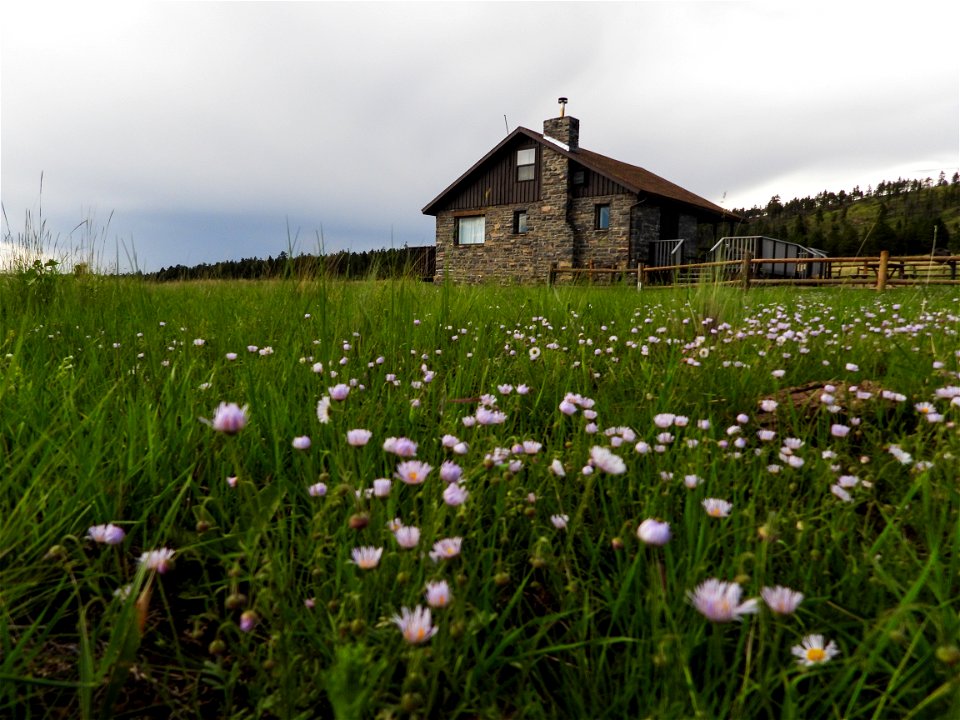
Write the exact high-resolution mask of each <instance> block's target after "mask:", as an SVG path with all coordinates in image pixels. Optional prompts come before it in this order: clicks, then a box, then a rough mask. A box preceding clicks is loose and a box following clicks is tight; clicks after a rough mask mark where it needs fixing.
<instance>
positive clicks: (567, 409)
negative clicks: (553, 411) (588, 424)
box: [560, 399, 577, 415]
mask: <svg viewBox="0 0 960 720" xmlns="http://www.w3.org/2000/svg"><path fill="white" fill-rule="evenodd" d="M560 412H562V413H563V414H564V415H574V414H575V413H576V412H577V406H576V405H574V404H573V403H572V402H571V401H569V400H567V399H564V400H563V402H561V403H560Z"/></svg>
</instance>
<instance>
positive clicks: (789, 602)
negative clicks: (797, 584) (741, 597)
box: [760, 585, 803, 615]
mask: <svg viewBox="0 0 960 720" xmlns="http://www.w3.org/2000/svg"><path fill="white" fill-rule="evenodd" d="M760 595H761V596H762V597H763V601H764V602H765V603H766V604H767V607H769V608H770V609H771V610H772V611H773V612H775V613H776V614H777V615H789V614H791V613H792V612H793V611H794V610H796V609H797V606H798V605H799V604H800V601H801V600H803V593H801V592H797V591H796V590H791V589H790V588H788V587H783V586H781V585H777V586H776V587H765V588H763V590H761V591H760Z"/></svg>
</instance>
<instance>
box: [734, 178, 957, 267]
mask: <svg viewBox="0 0 960 720" xmlns="http://www.w3.org/2000/svg"><path fill="white" fill-rule="evenodd" d="M734 212H736V213H738V214H740V215H742V216H743V217H745V218H746V219H747V222H746V223H744V224H743V225H741V226H740V227H739V229H738V232H737V233H736V234H737V235H766V236H768V237H775V238H780V239H781V240H790V241H792V242H796V243H799V244H801V245H805V246H807V247H813V248H818V249H820V250H824V251H826V252H827V253H828V254H830V255H832V256H835V257H842V256H850V255H875V254H877V253H879V252H880V251H881V250H889V251H890V252H891V253H893V254H896V255H912V254H923V253H929V252H931V251H932V250H934V249H941V250H942V249H949V250H951V251H954V252H958V251H960V173H954V175H953V177H952V179H950V180H949V181H948V180H947V178H946V175H945V173H942V172H941V173H940V176H939V178H938V179H937V180H936V181H934V180H933V179H931V178H927V179H926V180H903V179H899V180H896V181H893V182H887V181H884V182H881V183H879V184H878V185H877V187H876V188H871V187H868V188H867V190H866V191H863V190H861V189H860V187H859V186H857V187H855V188H853V189H852V190H850V191H845V190H840V191H839V192H829V191H826V190H825V191H823V192H821V193H819V194H818V195H816V196H815V197H805V198H796V199H794V200H790V201H788V202H782V201H781V199H780V196H779V195H775V196H774V197H772V198H770V202H768V203H767V204H766V206H765V207H762V208H761V207H757V206H754V207H752V208H750V209H749V210H746V209H742V208H741V209H737V210H734ZM934 243H936V248H934Z"/></svg>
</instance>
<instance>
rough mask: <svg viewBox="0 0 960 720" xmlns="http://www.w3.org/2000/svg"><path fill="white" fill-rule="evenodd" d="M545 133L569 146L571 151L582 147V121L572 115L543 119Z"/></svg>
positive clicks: (551, 138) (546, 135)
mask: <svg viewBox="0 0 960 720" xmlns="http://www.w3.org/2000/svg"><path fill="white" fill-rule="evenodd" d="M543 134H544V136H545V137H546V138H547V139H550V140H558V141H559V142H561V143H563V144H564V145H566V146H567V148H568V149H569V150H570V152H576V151H577V150H578V149H579V147H580V121H579V120H577V119H576V118H575V117H571V116H570V115H563V114H561V115H560V117H557V118H551V119H550V120H544V121H543Z"/></svg>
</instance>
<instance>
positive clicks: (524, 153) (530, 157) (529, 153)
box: [517, 148, 537, 180]
mask: <svg viewBox="0 0 960 720" xmlns="http://www.w3.org/2000/svg"><path fill="white" fill-rule="evenodd" d="M536 162H537V149H536V148H526V149H524V150H517V180H533V176H534V168H535V167H536V164H535V163H536Z"/></svg>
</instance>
